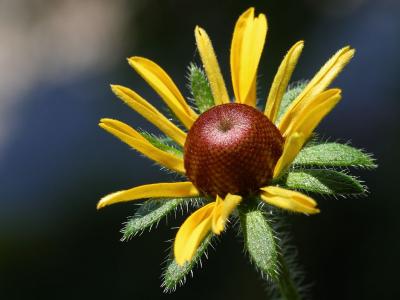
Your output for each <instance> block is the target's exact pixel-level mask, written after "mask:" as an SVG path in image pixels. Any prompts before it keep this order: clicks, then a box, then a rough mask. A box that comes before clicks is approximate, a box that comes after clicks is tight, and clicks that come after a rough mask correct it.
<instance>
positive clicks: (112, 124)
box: [100, 118, 147, 142]
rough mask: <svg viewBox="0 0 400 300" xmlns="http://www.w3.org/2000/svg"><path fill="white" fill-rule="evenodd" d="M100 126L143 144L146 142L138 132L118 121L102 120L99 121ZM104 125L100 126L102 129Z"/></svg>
mask: <svg viewBox="0 0 400 300" xmlns="http://www.w3.org/2000/svg"><path fill="white" fill-rule="evenodd" d="M100 124H104V125H106V126H107V127H109V128H111V129H113V130H114V131H119V132H121V133H124V134H126V135H129V136H131V137H133V138H135V139H139V140H142V141H144V142H147V140H146V139H145V138H144V137H143V136H142V135H141V134H140V133H139V132H137V131H136V130H135V129H133V128H132V127H131V126H129V125H128V124H125V123H124V122H121V121H118V120H115V119H109V118H102V119H101V120H100ZM104 125H101V126H102V127H103V126H104Z"/></svg>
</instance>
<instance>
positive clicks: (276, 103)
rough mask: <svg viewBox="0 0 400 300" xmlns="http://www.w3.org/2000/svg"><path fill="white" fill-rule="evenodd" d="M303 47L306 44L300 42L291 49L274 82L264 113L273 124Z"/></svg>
mask: <svg viewBox="0 0 400 300" xmlns="http://www.w3.org/2000/svg"><path fill="white" fill-rule="evenodd" d="M303 47H304V42H303V41H299V42H297V43H296V44H294V45H293V46H292V48H290V50H289V51H288V53H287V54H286V56H285V58H284V59H283V61H282V63H281V64H280V66H279V69H278V72H277V73H276V75H275V78H274V81H273V82H272V86H271V89H270V91H269V95H268V99H267V104H266V107H265V112H264V113H265V115H266V116H267V117H268V119H269V120H270V121H271V122H272V123H275V121H276V117H277V115H278V111H279V107H280V105H281V102H282V98H283V95H284V94H285V91H286V88H287V86H288V84H289V81H290V78H291V77H292V74H293V71H294V69H295V67H296V64H297V61H298V60H299V57H300V54H301V52H302V50H303Z"/></svg>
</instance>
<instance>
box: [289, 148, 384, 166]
mask: <svg viewBox="0 0 400 300" xmlns="http://www.w3.org/2000/svg"><path fill="white" fill-rule="evenodd" d="M293 164H294V165H301V166H322V167H359V168H366V169H372V168H376V167H377V165H376V164H375V160H374V159H373V158H372V156H371V155H370V154H367V153H365V152H363V151H361V150H358V149H356V148H353V147H351V146H349V145H345V144H340V143H323V144H310V145H309V146H307V147H304V148H303V149H302V150H301V151H300V153H299V154H298V155H297V157H296V159H295V160H294V162H293Z"/></svg>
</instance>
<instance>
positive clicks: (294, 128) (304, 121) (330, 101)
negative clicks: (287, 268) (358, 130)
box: [282, 89, 341, 140]
mask: <svg viewBox="0 0 400 300" xmlns="http://www.w3.org/2000/svg"><path fill="white" fill-rule="evenodd" d="M340 99H341V90H340V89H330V90H327V91H325V92H322V93H321V94H319V95H317V96H315V97H314V98H313V99H311V100H310V101H309V102H308V103H307V104H306V105H305V106H304V107H302V109H300V110H299V111H298V112H297V114H296V115H295V116H293V119H292V120H291V122H290V126H289V127H288V128H287V130H286V131H285V132H283V133H282V135H283V136H284V137H286V136H289V135H291V134H293V133H294V132H299V133H301V134H303V136H304V138H305V139H306V140H307V139H308V138H309V137H310V135H311V133H312V132H313V131H314V129H315V128H316V127H317V126H318V124H319V123H320V122H321V120H322V119H323V118H324V117H325V116H326V115H327V114H328V113H329V112H330V111H331V110H332V109H333V108H334V107H335V106H336V104H337V103H338V102H339V101H340Z"/></svg>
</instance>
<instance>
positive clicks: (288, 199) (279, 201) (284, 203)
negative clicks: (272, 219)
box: [261, 186, 319, 214]
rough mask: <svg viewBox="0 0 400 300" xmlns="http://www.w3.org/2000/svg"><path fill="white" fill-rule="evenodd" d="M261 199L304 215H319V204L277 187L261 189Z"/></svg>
mask: <svg viewBox="0 0 400 300" xmlns="http://www.w3.org/2000/svg"><path fill="white" fill-rule="evenodd" d="M261 191H262V192H261V199H262V200H263V201H265V202H266V203H268V204H271V205H274V206H276V207H279V208H283V209H286V210H290V211H294V212H300V213H304V214H317V213H319V209H318V208H316V206H317V203H316V202H315V201H314V200H313V199H311V198H310V197H308V196H306V195H304V194H302V193H299V192H295V191H291V190H287V189H283V188H280V187H277V186H267V187H264V188H261Z"/></svg>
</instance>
